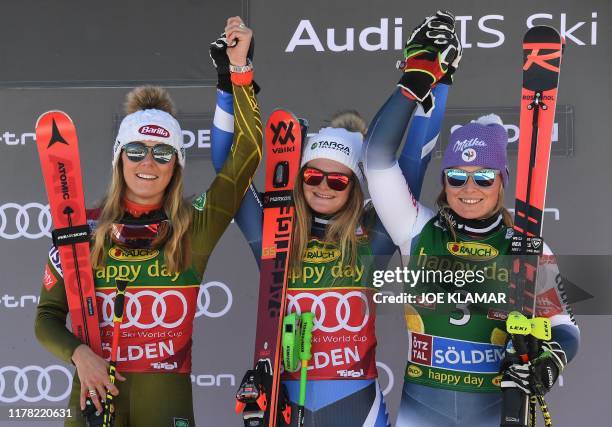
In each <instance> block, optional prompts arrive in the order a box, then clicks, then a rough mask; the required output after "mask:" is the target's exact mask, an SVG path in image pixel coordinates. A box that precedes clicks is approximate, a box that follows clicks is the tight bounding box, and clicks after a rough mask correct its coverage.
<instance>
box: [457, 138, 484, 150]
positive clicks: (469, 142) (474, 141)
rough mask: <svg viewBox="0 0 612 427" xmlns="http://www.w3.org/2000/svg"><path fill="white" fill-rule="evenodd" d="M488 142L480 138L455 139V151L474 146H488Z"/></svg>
mask: <svg viewBox="0 0 612 427" xmlns="http://www.w3.org/2000/svg"><path fill="white" fill-rule="evenodd" d="M486 146H487V143H486V142H484V141H483V140H481V139H478V138H471V139H464V140H462V141H455V145H454V146H453V151H454V152H455V153H457V152H459V151H464V150H465V149H467V148H473V147H486Z"/></svg>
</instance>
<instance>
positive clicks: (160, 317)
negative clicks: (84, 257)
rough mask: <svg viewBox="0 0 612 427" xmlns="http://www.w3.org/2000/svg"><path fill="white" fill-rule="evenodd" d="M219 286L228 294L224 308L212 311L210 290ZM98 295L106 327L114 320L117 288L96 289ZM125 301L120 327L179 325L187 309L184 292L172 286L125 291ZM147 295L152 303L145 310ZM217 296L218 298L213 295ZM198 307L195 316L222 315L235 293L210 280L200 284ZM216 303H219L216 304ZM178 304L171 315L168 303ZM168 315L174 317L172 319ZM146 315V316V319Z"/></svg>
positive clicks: (149, 327)
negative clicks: (145, 311)
mask: <svg viewBox="0 0 612 427" xmlns="http://www.w3.org/2000/svg"><path fill="white" fill-rule="evenodd" d="M214 288H219V289H220V290H221V292H222V293H223V294H225V298H224V299H225V305H223V306H222V308H221V309H219V310H216V311H213V309H212V308H211V306H212V305H213V297H212V295H211V290H212V289H214ZM96 295H97V296H98V297H99V298H100V299H101V300H102V305H101V306H100V311H101V312H102V318H103V319H104V320H103V321H102V323H100V327H105V326H109V325H112V324H113V304H114V300H115V292H113V293H110V294H104V293H102V292H97V293H96ZM125 296H126V304H125V314H124V319H123V323H122V324H121V328H122V329H125V328H129V327H132V326H134V327H137V328H140V329H151V328H155V327H158V326H159V327H162V328H167V329H172V328H176V327H178V326H180V325H181V324H182V323H183V321H184V320H185V318H186V317H187V313H188V306H187V300H186V299H185V296H184V295H183V294H182V293H181V292H179V291H178V290H174V289H169V290H167V291H164V292H154V291H151V290H148V289H144V290H141V291H136V292H129V291H128V292H126V293H125ZM144 298H152V299H153V303H152V304H151V305H147V307H150V313H144V314H143V304H142V300H143V299H144ZM214 299H216V298H214ZM197 304H198V308H197V311H196V315H195V317H200V316H206V317H213V318H216V317H222V316H224V315H225V314H226V313H227V312H228V311H229V310H230V309H231V307H232V304H233V296H232V291H231V290H230V288H229V287H228V286H227V285H226V284H225V283H221V282H208V283H205V284H203V285H201V286H200V291H199V294H198V300H197ZM214 305H215V306H216V305H217V304H214ZM169 306H170V307H172V308H173V309H175V307H179V309H177V310H176V311H173V313H172V315H171V316H170V315H168V307H169ZM168 317H172V320H169V319H168ZM143 319H147V321H144V320H143Z"/></svg>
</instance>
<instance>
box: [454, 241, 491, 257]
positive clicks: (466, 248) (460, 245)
mask: <svg viewBox="0 0 612 427" xmlns="http://www.w3.org/2000/svg"><path fill="white" fill-rule="evenodd" d="M446 248H447V249H448V251H449V252H450V253H451V254H453V255H455V256H458V257H460V258H465V259H469V260H478V261H486V260H489V259H493V258H495V257H497V255H499V251H498V250H497V249H495V248H494V247H493V246H491V245H487V244H486V243H477V242H449V243H448V244H447V245H446Z"/></svg>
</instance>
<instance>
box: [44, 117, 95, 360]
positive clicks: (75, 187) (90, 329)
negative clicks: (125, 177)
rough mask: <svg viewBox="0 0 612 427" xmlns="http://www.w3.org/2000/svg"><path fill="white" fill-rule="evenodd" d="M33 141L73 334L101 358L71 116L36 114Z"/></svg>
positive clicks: (82, 197)
mask: <svg viewBox="0 0 612 427" xmlns="http://www.w3.org/2000/svg"><path fill="white" fill-rule="evenodd" d="M36 145H37V147H38V155H39V157H40V166H41V168H42V174H43V179H44V181H45V188H46V191H47V197H48V199H49V205H50V208H51V218H52V219H53V226H54V228H55V229H54V231H53V234H52V235H53V243H54V245H55V246H56V247H57V249H58V250H59V256H60V261H61V264H62V272H63V276H64V283H65V286H66V296H67V299H68V307H69V312H70V319H71V320H72V332H73V333H74V335H75V336H76V337H77V338H78V339H80V340H81V341H82V342H83V343H85V344H87V345H88V346H89V347H90V348H91V349H92V350H93V351H95V352H96V353H97V354H98V355H100V356H102V357H103V354H102V343H101V340H100V326H99V323H98V322H99V321H98V311H97V308H96V294H95V289H94V280H93V273H92V269H91V263H90V259H89V226H88V225H87V220H86V216H85V197H84V195H83V180H82V175H81V161H80V157H79V146H78V141H77V134H76V129H75V126H74V123H73V122H72V119H70V117H69V116H68V115H67V114H66V113H64V112H62V111H48V112H46V113H44V114H43V115H41V116H40V117H39V118H38V120H37V122H36Z"/></svg>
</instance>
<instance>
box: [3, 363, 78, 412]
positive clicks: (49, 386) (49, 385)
mask: <svg viewBox="0 0 612 427" xmlns="http://www.w3.org/2000/svg"><path fill="white" fill-rule="evenodd" d="M71 385H72V374H71V373H70V371H69V370H68V369H67V368H65V367H63V366H60V365H51V366H47V367H42V366H36V365H28V366H25V367H23V368H19V367H17V366H4V367H2V368H0V402H3V403H15V402H19V401H24V402H30V403H33V402H40V401H41V400H46V401H49V402H61V401H62V400H65V399H66V398H68V396H69V395H70V389H71Z"/></svg>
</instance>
